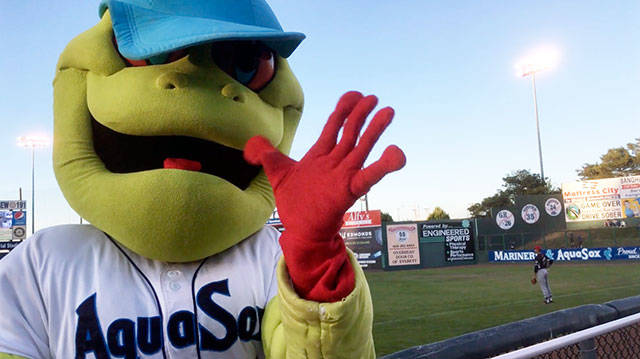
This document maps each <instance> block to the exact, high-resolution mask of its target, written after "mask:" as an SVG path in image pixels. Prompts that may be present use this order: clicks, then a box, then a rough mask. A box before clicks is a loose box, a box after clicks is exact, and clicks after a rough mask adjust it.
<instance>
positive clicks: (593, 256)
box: [489, 247, 640, 262]
mask: <svg viewBox="0 0 640 359" xmlns="http://www.w3.org/2000/svg"><path fill="white" fill-rule="evenodd" d="M545 255H546V256H547V257H549V258H551V259H553V260H554V261H560V262H570V261H615V260H640V247H607V248H559V249H547V250H545ZM535 257H536V254H535V252H534V251H532V250H504V251H489V262H531V261H533V260H534V258H535Z"/></svg>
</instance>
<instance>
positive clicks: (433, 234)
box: [420, 219, 476, 262]
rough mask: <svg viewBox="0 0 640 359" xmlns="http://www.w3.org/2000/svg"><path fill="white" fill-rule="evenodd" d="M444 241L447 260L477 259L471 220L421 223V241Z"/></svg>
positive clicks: (445, 258)
mask: <svg viewBox="0 0 640 359" xmlns="http://www.w3.org/2000/svg"><path fill="white" fill-rule="evenodd" d="M430 240H431V241H433V240H438V241H442V242H443V243H444V260H445V261H446V262H459V261H463V262H464V261H475V259H476V256H475V254H476V252H475V246H474V243H475V240H474V234H473V228H472V227H471V222H470V221H469V220H466V219H465V220H462V221H453V222H452V221H449V222H447V223H429V222H427V223H420V241H430Z"/></svg>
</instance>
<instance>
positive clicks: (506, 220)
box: [496, 209, 515, 230]
mask: <svg viewBox="0 0 640 359" xmlns="http://www.w3.org/2000/svg"><path fill="white" fill-rule="evenodd" d="M496 223H497V224H498V227H500V228H502V229H504V230H507V229H510V228H511V227H513V225H514V223H515V217H514V216H513V213H511V211H509V210H506V209H503V210H502V211H500V212H498V214H496Z"/></svg>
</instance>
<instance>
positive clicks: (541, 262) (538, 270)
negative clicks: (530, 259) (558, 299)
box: [531, 246, 553, 304]
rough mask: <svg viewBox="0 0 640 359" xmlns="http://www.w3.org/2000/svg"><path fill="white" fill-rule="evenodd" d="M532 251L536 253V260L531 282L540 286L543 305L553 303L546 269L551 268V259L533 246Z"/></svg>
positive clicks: (537, 247)
mask: <svg viewBox="0 0 640 359" xmlns="http://www.w3.org/2000/svg"><path fill="white" fill-rule="evenodd" d="M533 251H534V252H535V253H536V258H535V265H534V266H533V273H534V274H533V278H531V282H532V283H534V284H535V283H536V282H538V283H539V284H540V289H541V290H542V295H543V296H544V303H545V304H549V303H553V298H552V296H551V288H549V278H548V277H549V271H548V270H547V268H549V267H551V265H552V264H553V259H551V258H549V257H547V256H546V255H545V254H544V253H542V248H540V246H535V247H534V248H533Z"/></svg>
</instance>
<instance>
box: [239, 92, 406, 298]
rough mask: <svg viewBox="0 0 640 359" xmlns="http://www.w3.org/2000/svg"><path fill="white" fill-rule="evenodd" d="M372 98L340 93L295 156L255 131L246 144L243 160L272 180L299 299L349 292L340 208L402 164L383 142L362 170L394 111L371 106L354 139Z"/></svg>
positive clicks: (398, 154) (350, 276)
mask: <svg viewBox="0 0 640 359" xmlns="http://www.w3.org/2000/svg"><path fill="white" fill-rule="evenodd" d="M377 102H378V99H377V98H376V97H375V96H367V97H363V96H362V94H360V93H358V92H348V93H346V94H344V95H343V96H342V97H341V98H340V101H338V105H337V106H336V109H335V111H334V112H333V113H332V114H331V116H330V117H329V120H328V121H327V124H326V125H325V126H324V129H323V130H322V134H321V135H320V138H319V139H318V141H317V142H316V144H315V145H314V146H313V147H312V148H311V149H310V150H309V152H308V153H307V154H306V155H305V156H304V157H303V158H302V159H301V160H300V162H296V161H294V160H292V159H291V158H289V157H287V156H285V155H283V154H282V153H281V152H280V151H278V150H277V149H276V148H274V147H273V146H272V145H271V143H269V141H268V140H267V139H265V138H264V137H261V136H256V137H253V138H251V139H250V140H249V141H248V142H247V145H246V147H245V150H244V157H245V159H246V160H247V161H248V162H249V163H251V164H254V165H261V166H262V167H263V168H264V171H265V174H266V175H267V177H268V178H269V181H270V182H271V186H272V187H273V192H274V196H275V199H276V206H277V207H278V213H279V214H280V219H281V220H282V223H283V225H284V228H285V231H284V233H283V235H282V236H281V237H280V246H281V247H282V252H283V254H284V258H285V262H286V264H287V269H288V271H289V275H290V276H291V280H292V281H293V285H294V287H295V289H296V292H297V293H298V295H300V296H301V297H302V298H305V299H309V300H314V301H318V302H334V301H338V300H341V299H342V298H344V297H346V296H347V295H348V294H349V293H351V291H352V290H353V288H354V286H355V278H354V272H353V268H352V267H351V264H350V263H349V258H348V256H347V252H346V249H345V245H344V241H343V239H342V238H341V237H340V235H339V234H338V231H339V230H340V227H342V224H343V216H344V213H345V212H346V211H347V210H348V209H349V208H350V207H351V206H352V205H353V204H354V203H355V201H356V200H357V199H358V198H360V197H361V196H363V195H364V194H365V193H367V192H368V191H369V189H370V188H371V186H373V185H374V184H375V183H377V182H378V181H380V180H381V179H382V177H384V176H385V175H386V174H387V173H390V172H393V171H396V170H399V169H400V168H402V166H404V164H405V156H404V154H403V153H402V151H401V150H400V149H399V148H398V147H396V146H389V147H388V148H387V149H386V150H385V151H384V153H383V154H382V156H381V157H380V159H379V160H378V161H376V162H374V163H373V164H371V165H370V166H368V167H367V168H364V169H362V165H363V164H364V161H365V160H366V158H367V156H368V155H369V153H370V152H371V149H372V148H373V145H374V144H375V143H376V141H377V140H378V138H379V137H380V135H381V134H382V132H383V131H384V130H385V128H386V127H387V126H388V125H389V123H391V119H392V118H393V109H391V108H390V107H386V108H384V109H382V110H380V111H378V112H377V113H376V114H375V116H374V117H373V120H371V123H370V124H369V126H368V127H367V129H366V130H365V132H364V134H363V135H362V137H361V138H360V140H359V141H358V135H359V134H360V130H361V129H362V126H363V125H364V122H365V120H366V117H367V116H368V115H369V113H371V111H373V108H374V107H375V106H376V104H377ZM345 120H346V123H345ZM343 126H344V130H343V134H342V137H341V139H340V142H339V143H337V144H336V141H337V137H338V132H339V131H340V129H341V128H342V127H343ZM356 141H357V142H358V143H357V145H356Z"/></svg>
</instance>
